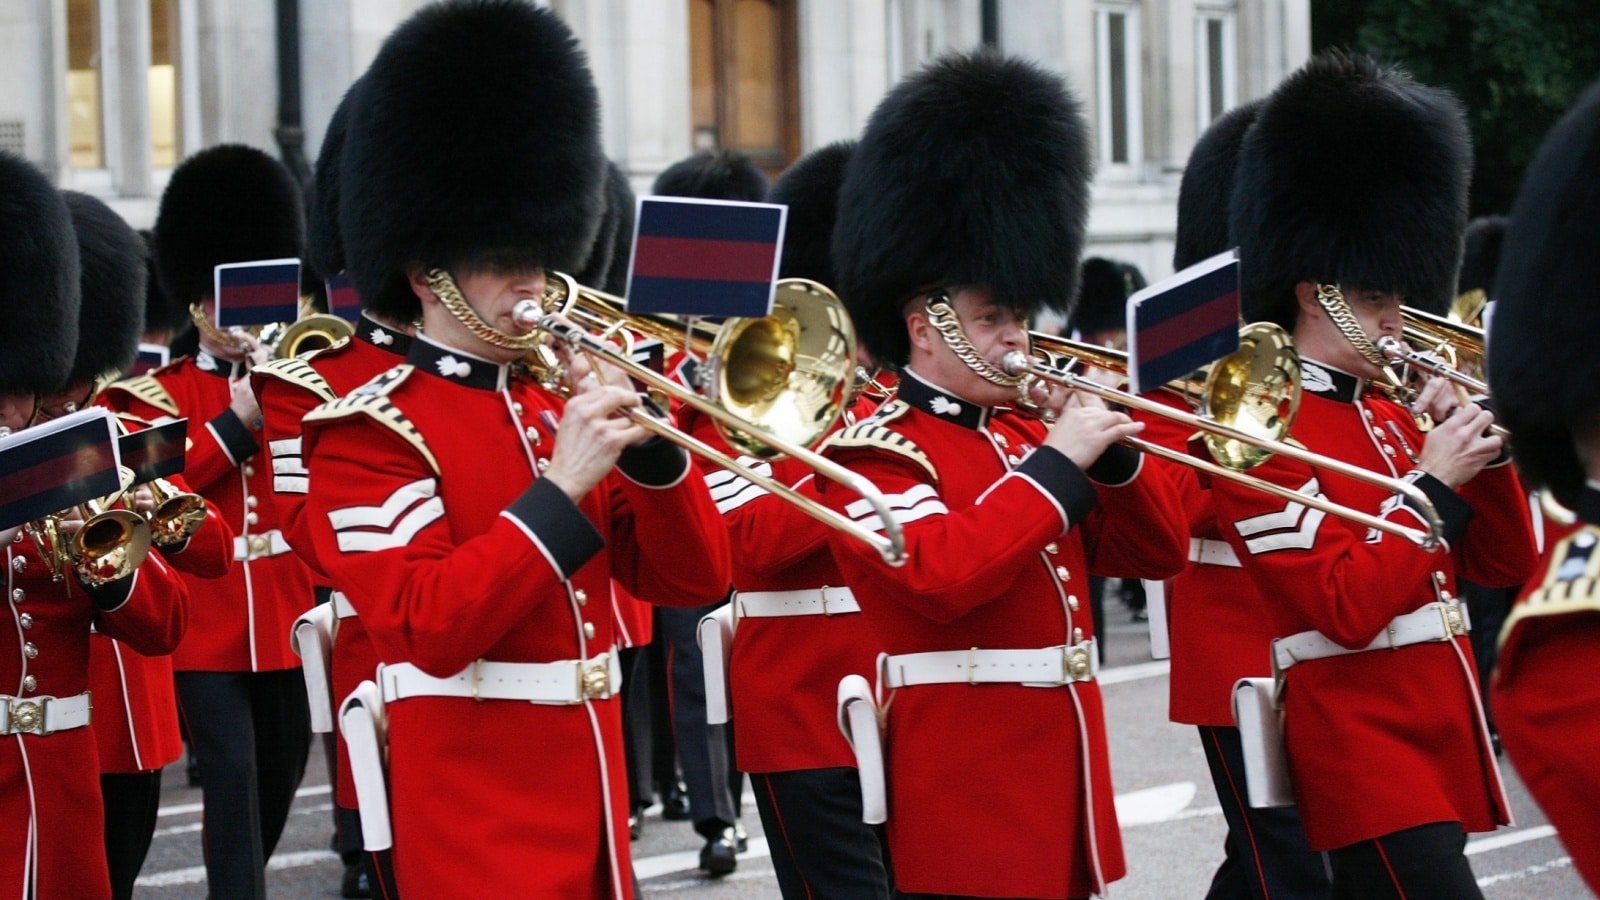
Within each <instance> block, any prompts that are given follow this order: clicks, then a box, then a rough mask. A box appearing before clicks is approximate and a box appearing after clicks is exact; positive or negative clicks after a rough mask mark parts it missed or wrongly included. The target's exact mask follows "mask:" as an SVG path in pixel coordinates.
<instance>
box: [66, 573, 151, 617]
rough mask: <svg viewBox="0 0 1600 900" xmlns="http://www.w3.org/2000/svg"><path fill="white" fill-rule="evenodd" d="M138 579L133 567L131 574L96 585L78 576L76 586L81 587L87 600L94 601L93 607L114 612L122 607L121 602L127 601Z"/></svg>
mask: <svg viewBox="0 0 1600 900" xmlns="http://www.w3.org/2000/svg"><path fill="white" fill-rule="evenodd" d="M138 580H139V570H138V569H135V570H134V571H133V574H132V575H129V576H128V577H127V578H119V579H117V580H116V581H112V582H109V583H107V584H102V585H99V586H98V587H97V586H95V585H91V584H86V583H85V582H84V581H83V579H81V578H80V579H78V586H79V587H81V588H83V592H84V593H85V594H88V595H89V600H90V601H91V602H92V603H94V608H95V609H98V610H99V611H101V612H115V611H117V610H118V609H120V608H122V604H124V603H127V602H128V598H129V597H132V596H133V586H134V584H135V583H136V582H138Z"/></svg>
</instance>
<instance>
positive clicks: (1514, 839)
mask: <svg viewBox="0 0 1600 900" xmlns="http://www.w3.org/2000/svg"><path fill="white" fill-rule="evenodd" d="M1555 836H1556V830H1555V829H1554V828H1552V827H1551V826H1549V825H1538V826H1535V827H1533V828H1523V829H1520V830H1517V831H1507V832H1505V833H1504V834H1495V835H1490V836H1489V837H1486V838H1478V839H1476V840H1473V841H1469V842H1468V843H1467V855H1468V856H1471V855H1472V854H1474V853H1488V852H1489V851H1490V850H1499V849H1500V848H1501V847H1510V846H1513V845H1516V844H1525V843H1527V842H1528V841H1537V840H1542V839H1544V838H1547V837H1555Z"/></svg>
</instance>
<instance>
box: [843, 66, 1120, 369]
mask: <svg viewBox="0 0 1600 900" xmlns="http://www.w3.org/2000/svg"><path fill="white" fill-rule="evenodd" d="M1092 171H1093V164H1092V162H1091V156H1090V149H1089V128H1088V124H1087V123H1086V122H1085V120H1084V118H1083V114H1082V112H1081V110H1080V105H1079V102H1078V100H1077V99H1076V98H1075V97H1073V95H1072V94H1071V93H1069V92H1068V90H1067V86H1066V83H1065V82H1064V81H1062V79H1061V77H1060V76H1058V75H1054V74H1052V73H1050V72H1047V71H1045V70H1044V69H1041V68H1039V67H1038V66H1036V65H1033V64H1032V63H1028V62H1024V61H1022V60H1019V59H1015V58H1008V57H1002V56H999V55H997V54H995V53H992V52H989V51H978V52H976V53H970V54H952V55H948V56H945V57H943V58H941V59H939V60H936V61H934V62H933V63H931V64H929V65H928V66H926V67H924V68H923V69H922V70H921V71H919V72H917V73H916V74H914V75H912V76H910V77H909V78H907V79H905V80H904V81H902V82H901V83H900V84H899V85H897V86H895V88H894V89H893V90H891V91H890V92H889V95H888V96H887V97H885V98H884V100H883V102H882V103H879V104H878V108H877V109H876V110H874V111H873V113H872V117H871V118H870V119H869V120H868V121H867V127H866V130H865V132H863V133H862V136H861V141H860V143H859V144H858V145H857V146H856V151H855V153H854V154H853V155H852V156H851V159H850V163H849V165H848V166H847V167H846V169H845V176H844V184H843V186H842V187H841V188H840V190H839V217H838V223H837V224H836V226H835V228H834V233H833V263H834V267H835V269H836V270H837V272H838V283H837V284H835V285H833V287H834V289H835V290H837V291H838V292H839V294H840V296H841V297H843V298H844V301H845V304H846V306H847V307H848V308H849V310H850V314H851V317H852V318H853V319H854V320H855V325H856V330H857V332H858V333H859V334H860V335H861V338H862V340H863V342H864V343H865V344H866V346H867V349H868V350H869V351H870V352H871V353H872V355H873V356H874V357H875V358H877V359H879V360H881V361H883V362H884V363H887V364H890V365H895V366H899V365H903V364H904V363H905V362H906V360H907V358H908V357H909V356H910V352H911V348H910V341H909V339H908V338H907V336H906V327H905V322H904V319H903V317H902V315H901V307H902V306H903V304H904V303H905V301H907V300H908V299H910V298H911V297H913V296H915V295H917V294H918V293H920V292H922V291H926V290H928V289H930V288H934V287H939V286H943V285H956V284H984V285H987V286H988V287H989V288H990V289H991V290H992V291H993V293H994V297H995V299H996V301H998V302H1000V303H1005V304H1009V305H1012V306H1014V307H1017V308H1018V309H1020V310H1023V311H1025V312H1028V313H1033V312H1036V311H1038V310H1039V309H1040V308H1041V307H1044V308H1049V309H1052V310H1055V311H1056V312H1059V313H1061V314H1063V315H1066V314H1068V313H1069V312H1070V308H1071V302H1072V298H1073V297H1075V296H1076V295H1077V284H1078V260H1079V257H1080V256H1081V254H1082V251H1083V239H1084V229H1085V226H1086V224H1087V222H1088V216H1089V182H1090V179H1091V175H1092Z"/></svg>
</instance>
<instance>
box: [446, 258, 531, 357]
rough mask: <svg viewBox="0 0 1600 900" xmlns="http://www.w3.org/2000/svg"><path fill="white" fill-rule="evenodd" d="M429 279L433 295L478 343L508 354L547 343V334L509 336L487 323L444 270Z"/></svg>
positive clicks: (529, 333)
mask: <svg viewBox="0 0 1600 900" xmlns="http://www.w3.org/2000/svg"><path fill="white" fill-rule="evenodd" d="M427 277H428V290H430V291H433V295H434V296H435V297H438V298H439V302H440V303H443V304H444V308H445V309H448V310H449V311H450V314H451V315H453V316H455V317H456V321H458V322H460V323H461V324H462V325H464V326H466V329H467V330H468V331H470V332H472V336H473V337H475V338H477V339H478V340H480V341H483V342H484V343H486V344H492V345H494V346H496V347H504V348H505V349H507V350H531V349H533V348H534V347H536V346H538V345H539V343H540V341H542V340H543V339H544V333H543V332H541V331H538V330H534V331H530V332H528V333H527V334H523V335H513V334H506V333H505V332H504V331H501V330H499V329H498V328H495V327H493V326H491V325H490V324H489V323H488V322H485V321H484V320H483V319H482V318H480V317H479V316H478V313H477V312H476V311H475V310H473V308H472V305H471V304H469V303H468V302H467V298H466V297H464V296H462V294H461V289H460V288H458V287H456V280H455V279H454V278H451V277H450V273H449V272H446V271H445V270H443V269H429V270H428V275H427Z"/></svg>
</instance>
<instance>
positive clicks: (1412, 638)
mask: <svg viewBox="0 0 1600 900" xmlns="http://www.w3.org/2000/svg"><path fill="white" fill-rule="evenodd" d="M1471 630H1472V626H1471V623H1470V622H1468V621H1467V608H1466V607H1465V606H1463V605H1462V604H1461V601H1459V600H1451V601H1448V602H1446V601H1442V600H1441V601H1437V602H1434V603H1429V604H1427V605H1426V606H1423V607H1422V608H1421V609H1418V610H1416V611H1415V612H1408V613H1406V614H1405V615H1403V616H1395V618H1394V620H1393V621H1391V622H1390V623H1389V627H1387V628H1385V629H1384V630H1383V633H1382V634H1380V635H1378V636H1377V637H1376V638H1373V639H1372V643H1370V644H1368V645H1366V646H1365V647H1361V648H1358V649H1355V650H1351V649H1350V648H1348V647H1341V646H1339V645H1338V644H1336V643H1334V642H1333V641H1331V640H1329V639H1328V638H1326V637H1324V636H1323V634H1322V632H1320V631H1302V632H1300V633H1299V634H1292V635H1290V636H1288V637H1286V638H1278V639H1277V640H1275V641H1273V642H1272V659H1273V662H1274V663H1275V664H1276V665H1277V667H1278V671H1280V672H1282V671H1283V670H1285V669H1288V668H1289V667H1291V666H1293V665H1295V664H1296V663H1303V662H1306V661H1308V660H1313V659H1324V658H1326V657H1329V656H1347V655H1349V654H1351V653H1366V652H1368V651H1369V650H1398V649H1400V648H1401V647H1409V646H1411V645H1412V644H1425V643H1430V642H1435V641H1448V640H1450V639H1452V638H1455V637H1458V636H1460V635H1464V634H1466V633H1468V632H1469V631H1471Z"/></svg>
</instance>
